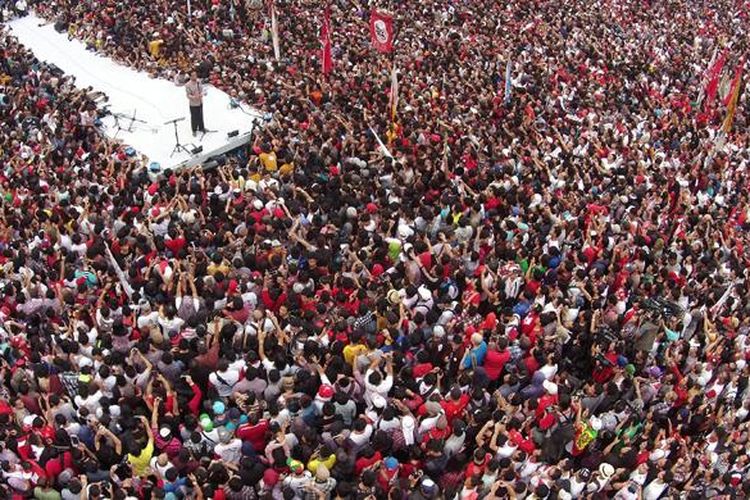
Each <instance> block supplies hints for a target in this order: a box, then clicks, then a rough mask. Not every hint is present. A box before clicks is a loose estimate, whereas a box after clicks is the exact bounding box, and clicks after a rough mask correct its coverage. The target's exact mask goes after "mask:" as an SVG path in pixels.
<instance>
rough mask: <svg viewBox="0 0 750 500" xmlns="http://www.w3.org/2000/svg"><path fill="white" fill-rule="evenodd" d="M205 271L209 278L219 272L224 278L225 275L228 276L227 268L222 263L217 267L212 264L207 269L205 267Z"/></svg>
mask: <svg viewBox="0 0 750 500" xmlns="http://www.w3.org/2000/svg"><path fill="white" fill-rule="evenodd" d="M206 271H207V272H208V274H210V275H211V276H213V275H214V274H216V273H218V272H221V273H222V274H223V275H224V276H226V275H227V274H229V266H227V265H226V264H224V263H223V262H222V263H221V264H219V265H216V264H213V263H212V264H209V265H208V267H206Z"/></svg>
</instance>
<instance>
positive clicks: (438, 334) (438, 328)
mask: <svg viewBox="0 0 750 500" xmlns="http://www.w3.org/2000/svg"><path fill="white" fill-rule="evenodd" d="M432 336H433V337H435V338H436V339H442V338H443V337H445V328H443V326H442V325H435V326H434V327H433V328H432Z"/></svg>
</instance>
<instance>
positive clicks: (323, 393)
mask: <svg viewBox="0 0 750 500" xmlns="http://www.w3.org/2000/svg"><path fill="white" fill-rule="evenodd" d="M318 396H320V397H321V398H323V399H331V398H332V397H333V387H331V386H330V385H328V384H323V385H321V386H320V388H319V389H318Z"/></svg>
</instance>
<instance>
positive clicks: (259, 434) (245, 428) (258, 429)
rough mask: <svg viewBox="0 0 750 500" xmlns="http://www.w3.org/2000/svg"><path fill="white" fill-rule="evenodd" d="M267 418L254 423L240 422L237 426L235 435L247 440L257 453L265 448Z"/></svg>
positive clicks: (267, 426)
mask: <svg viewBox="0 0 750 500" xmlns="http://www.w3.org/2000/svg"><path fill="white" fill-rule="evenodd" d="M268 428H269V425H268V420H261V421H260V422H258V423H257V424H255V425H252V424H249V423H247V424H242V425H240V426H239V427H238V428H237V437H238V438H240V439H241V440H243V441H249V442H250V444H251V445H253V449H254V450H255V451H256V452H257V453H261V452H262V450H264V449H265V448H266V433H267V432H268Z"/></svg>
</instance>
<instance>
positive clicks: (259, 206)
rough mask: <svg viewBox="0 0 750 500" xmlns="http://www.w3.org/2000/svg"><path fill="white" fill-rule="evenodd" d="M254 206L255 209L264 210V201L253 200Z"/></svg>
mask: <svg viewBox="0 0 750 500" xmlns="http://www.w3.org/2000/svg"><path fill="white" fill-rule="evenodd" d="M253 208H254V209H255V210H263V202H262V201H260V200H253Z"/></svg>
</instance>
